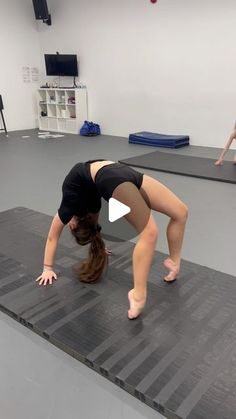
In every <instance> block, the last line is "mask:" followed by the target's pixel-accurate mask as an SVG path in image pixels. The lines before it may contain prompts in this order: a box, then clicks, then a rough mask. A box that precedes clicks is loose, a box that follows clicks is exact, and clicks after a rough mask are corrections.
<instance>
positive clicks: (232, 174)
mask: <svg viewBox="0 0 236 419" xmlns="http://www.w3.org/2000/svg"><path fill="white" fill-rule="evenodd" d="M120 163H124V164H127V165H129V166H134V167H142V168H144V169H150V170H157V171H160V172H167V173H174V174H177V175H184V176H191V177H198V178H202V179H209V180H217V181H220V182H227V183H236V165H235V164H233V162H229V161H225V162H224V164H223V166H215V165H214V163H215V160H214V159H208V158H203V157H194V156H187V155H181V154H175V153H164V152H161V151H154V152H152V153H148V154H143V155H141V156H136V157H131V158H129V159H123V160H120Z"/></svg>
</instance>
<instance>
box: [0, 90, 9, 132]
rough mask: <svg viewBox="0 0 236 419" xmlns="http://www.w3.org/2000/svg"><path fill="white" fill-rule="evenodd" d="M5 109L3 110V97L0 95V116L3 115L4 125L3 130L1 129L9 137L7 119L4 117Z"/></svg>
mask: <svg viewBox="0 0 236 419" xmlns="http://www.w3.org/2000/svg"><path fill="white" fill-rule="evenodd" d="M3 109H4V108H3V101H2V95H0V115H1V118H2V123H3V128H0V131H5V134H6V135H8V133H7V127H6V124H5V119H4V116H3Z"/></svg>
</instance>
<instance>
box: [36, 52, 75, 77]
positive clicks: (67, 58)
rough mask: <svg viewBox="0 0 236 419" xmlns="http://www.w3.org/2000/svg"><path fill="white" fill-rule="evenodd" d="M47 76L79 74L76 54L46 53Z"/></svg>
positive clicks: (73, 75)
mask: <svg viewBox="0 0 236 419" xmlns="http://www.w3.org/2000/svg"><path fill="white" fill-rule="evenodd" d="M44 57H45V66H46V74H47V76H72V77H77V76H78V63H77V56H76V55H69V54H45V55H44Z"/></svg>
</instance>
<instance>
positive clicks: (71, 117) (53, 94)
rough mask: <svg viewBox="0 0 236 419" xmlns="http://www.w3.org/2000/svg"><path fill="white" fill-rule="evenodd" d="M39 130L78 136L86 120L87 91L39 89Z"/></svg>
mask: <svg viewBox="0 0 236 419" xmlns="http://www.w3.org/2000/svg"><path fill="white" fill-rule="evenodd" d="M37 105H38V120H39V129H40V130H42V131H45V130H46V131H57V132H65V133H70V134H78V133H79V130H80V128H81V126H82V125H83V123H84V121H85V120H87V119H88V106H87V89H85V88H77V89H76V88H75V89H73V88H71V89H66V88H64V89H63V88H60V89H53V88H51V89H44V88H42V89H39V90H38V92H37Z"/></svg>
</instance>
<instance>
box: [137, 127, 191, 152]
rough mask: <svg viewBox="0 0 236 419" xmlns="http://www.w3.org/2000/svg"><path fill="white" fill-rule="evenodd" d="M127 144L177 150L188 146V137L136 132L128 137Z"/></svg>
mask: <svg viewBox="0 0 236 419" xmlns="http://www.w3.org/2000/svg"><path fill="white" fill-rule="evenodd" d="M129 143H131V144H143V145H150V146H154V147H166V148H179V147H184V146H186V145H189V136H188V135H165V134H155V133H154V132H146V131H143V132H137V133H135V134H130V135H129Z"/></svg>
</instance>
